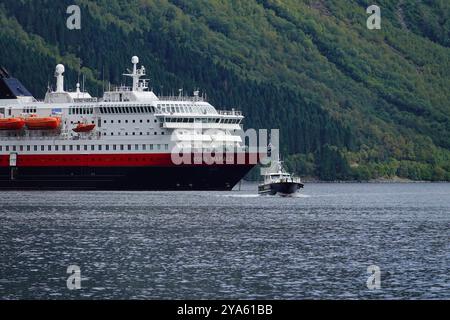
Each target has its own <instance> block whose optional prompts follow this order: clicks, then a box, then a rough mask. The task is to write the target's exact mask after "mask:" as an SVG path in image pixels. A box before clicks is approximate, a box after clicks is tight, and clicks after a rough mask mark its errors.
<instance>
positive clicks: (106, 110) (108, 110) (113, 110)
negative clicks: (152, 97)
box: [100, 106, 155, 114]
mask: <svg viewBox="0 0 450 320" xmlns="http://www.w3.org/2000/svg"><path fill="white" fill-rule="evenodd" d="M100 113H102V114H105V113H108V114H124V113H155V107H152V106H143V107H125V106H121V107H100Z"/></svg>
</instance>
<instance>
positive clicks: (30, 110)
mask: <svg viewBox="0 0 450 320" xmlns="http://www.w3.org/2000/svg"><path fill="white" fill-rule="evenodd" d="M36 112H37V108H36V107H25V108H23V113H36Z"/></svg>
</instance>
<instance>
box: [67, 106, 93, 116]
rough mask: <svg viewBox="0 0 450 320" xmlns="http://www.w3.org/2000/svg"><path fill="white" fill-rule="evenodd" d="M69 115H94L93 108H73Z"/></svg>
mask: <svg viewBox="0 0 450 320" xmlns="http://www.w3.org/2000/svg"><path fill="white" fill-rule="evenodd" d="M69 114H94V108H93V107H72V108H70V109H69Z"/></svg>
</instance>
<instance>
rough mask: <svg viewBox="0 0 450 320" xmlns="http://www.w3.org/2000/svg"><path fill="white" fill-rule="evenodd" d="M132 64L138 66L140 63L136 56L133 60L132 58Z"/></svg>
mask: <svg viewBox="0 0 450 320" xmlns="http://www.w3.org/2000/svg"><path fill="white" fill-rule="evenodd" d="M131 63H132V64H138V63H139V57H137V56H134V57H133V58H131Z"/></svg>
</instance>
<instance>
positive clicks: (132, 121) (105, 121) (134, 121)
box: [103, 119, 158, 124]
mask: <svg viewBox="0 0 450 320" xmlns="http://www.w3.org/2000/svg"><path fill="white" fill-rule="evenodd" d="M116 121H117V123H122V120H120V119H119V120H116ZM129 121H130V120H124V122H125V123H129ZM110 122H111V124H113V123H114V120H110ZM136 122H137V121H136V120H131V123H136ZM157 122H158V120H155V123H157ZM103 123H105V124H106V123H108V121H107V120H103ZM139 123H144V120H142V119H141V120H139ZM147 123H150V119H147Z"/></svg>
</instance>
